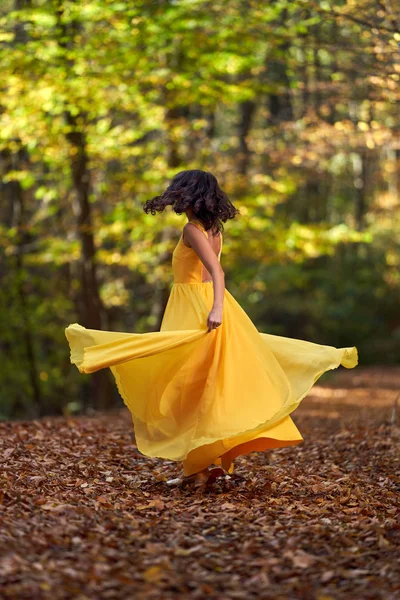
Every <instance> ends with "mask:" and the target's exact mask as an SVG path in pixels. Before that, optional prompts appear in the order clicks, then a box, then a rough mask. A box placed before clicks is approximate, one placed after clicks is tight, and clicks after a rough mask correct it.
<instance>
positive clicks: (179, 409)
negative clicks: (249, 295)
mask: <svg viewBox="0 0 400 600" xmlns="http://www.w3.org/2000/svg"><path fill="white" fill-rule="evenodd" d="M212 303H213V284H212V282H204V283H190V284H189V283H175V284H174V285H173V286H172V290H171V294H170V297H169V300H168V304H167V307H166V310H165V314H164V317H163V321H162V325H161V330H160V331H159V332H151V333H144V334H134V333H133V334H132V333H117V332H111V331H97V330H90V329H85V328H84V327H81V326H80V325H78V324H77V323H74V324H72V325H70V326H69V327H67V329H66V336H67V339H68V341H69V344H70V349H71V362H72V363H74V364H75V365H76V366H77V367H78V369H79V370H80V371H81V372H82V373H93V372H95V371H98V370H99V369H103V368H107V367H109V368H110V369H111V371H112V373H113V375H114V377H115V380H116V383H117V386H118V390H119V392H120V394H121V396H122V398H123V400H124V402H125V404H126V406H127V407H128V408H129V410H130V412H131V414H132V418H133V423H134V429H135V436H136V443H137V446H138V449H139V450H140V452H142V453H143V454H145V455H147V456H151V457H161V458H166V459H170V460H174V461H183V466H184V472H185V474H186V475H190V474H192V473H195V472H197V471H199V470H201V469H203V468H205V467H207V466H208V465H211V464H222V466H223V467H224V468H225V469H228V470H229V469H231V465H232V462H233V460H234V458H236V457H237V456H239V455H243V454H248V453H249V452H252V451H254V450H258V451H263V450H267V449H272V448H279V447H283V446H290V445H294V444H298V443H299V442H301V441H302V439H303V438H302V436H301V434H300V432H299V431H298V429H297V427H296V426H295V424H294V423H293V421H292V419H291V417H290V416H289V415H290V413H292V412H293V411H294V410H295V409H296V408H297V406H298V405H299V403H300V402H301V400H302V399H303V398H304V397H305V396H306V394H307V393H308V392H309V390H310V388H311V387H312V385H313V384H314V383H315V382H316V381H317V379H318V378H319V377H320V376H321V375H322V374H323V373H325V372H326V371H328V370H330V369H335V368H336V367H338V366H339V365H343V366H344V367H347V368H352V367H355V366H356V365H357V361H358V357H357V349H356V348H355V347H350V348H334V347H332V346H324V345H320V344H314V343H312V342H307V341H303V340H297V339H291V338H286V337H281V336H276V335H269V334H266V333H260V332H259V331H258V330H257V329H256V327H255V326H254V324H253V323H252V321H251V319H250V318H249V317H248V316H247V314H246V313H245V311H244V310H243V309H242V308H241V306H240V305H239V304H238V302H236V300H235V299H234V297H233V296H232V295H231V294H230V292H229V291H228V290H225V298H224V308H223V323H222V325H221V326H220V327H218V328H217V329H215V330H212V331H211V332H208V331H207V326H206V322H207V316H208V313H209V311H210V308H211V306H212Z"/></svg>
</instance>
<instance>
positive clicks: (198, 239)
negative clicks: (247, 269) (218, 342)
mask: <svg viewBox="0 0 400 600" xmlns="http://www.w3.org/2000/svg"><path fill="white" fill-rule="evenodd" d="M183 233H184V237H185V242H186V243H187V245H189V246H190V247H191V248H193V250H194V251H195V252H196V254H197V256H198V257H199V258H200V260H201V262H202V263H203V265H204V266H205V268H206V269H207V271H208V272H209V273H210V275H211V277H212V280H213V287H214V302H213V305H212V308H211V311H210V313H209V315H208V319H207V326H208V331H211V330H212V329H216V328H217V327H219V326H220V325H221V323H222V308H223V303H224V291H225V274H224V271H223V270H222V267H221V263H220V262H219V260H218V257H217V255H216V254H215V252H214V250H213V249H212V248H211V246H210V244H209V243H208V241H207V240H206V238H205V236H204V233H203V232H202V231H200V230H199V228H198V227H196V225H193V224H192V223H186V225H185V226H184V228H183Z"/></svg>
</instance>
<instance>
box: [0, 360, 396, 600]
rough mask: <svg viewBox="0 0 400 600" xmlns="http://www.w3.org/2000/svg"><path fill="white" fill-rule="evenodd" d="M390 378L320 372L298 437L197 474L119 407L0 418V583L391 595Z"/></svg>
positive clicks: (47, 595)
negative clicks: (223, 475) (157, 448)
mask: <svg viewBox="0 0 400 600" xmlns="http://www.w3.org/2000/svg"><path fill="white" fill-rule="evenodd" d="M399 392H400V369H399V368H370V369H366V368H361V367H358V368H357V369H356V370H354V371H353V370H352V371H346V370H344V369H343V370H340V371H337V372H335V373H332V374H331V373H330V374H329V376H328V377H326V376H325V378H324V379H323V383H321V385H318V386H315V387H314V389H313V391H312V394H310V395H309V396H308V398H306V399H305V400H304V401H303V403H302V405H301V406H300V408H299V409H298V410H297V411H296V412H295V413H294V415H293V418H294V420H295V422H296V424H297V425H298V427H299V428H300V430H301V432H302V433H303V435H304V438H305V441H304V442H303V443H302V444H301V445H299V446H296V447H292V448H285V449H281V450H277V451H274V452H272V453H254V454H252V455H250V456H248V457H241V458H239V459H237V461H236V465H237V466H236V469H235V472H234V474H233V475H232V477H231V478H230V479H227V480H223V481H221V482H220V483H216V484H214V485H213V486H211V487H209V488H206V489H199V490H192V489H189V488H187V487H186V488H183V489H179V488H170V487H168V486H167V485H166V480H167V479H169V478H171V477H174V476H176V475H177V474H178V472H179V471H178V467H177V466H176V465H175V464H174V463H172V462H166V461H161V460H155V459H154V460H153V459H148V458H145V457H143V456H141V455H140V453H139V452H138V451H137V449H136V447H135V446H134V444H133V437H132V426H131V420H130V416H129V414H128V413H127V411H126V410H125V409H122V410H120V411H118V412H116V413H112V414H108V415H104V414H99V415H94V416H92V417H77V418H69V419H63V418H45V419H41V420H37V421H30V422H12V423H11V422H10V423H2V424H0V435H1V439H0V456H1V457H2V463H3V465H2V468H1V470H0V476H1V487H0V523H1V525H0V597H1V598H2V599H7V600H8V599H12V600H16V599H18V600H21V599H25V598H26V599H28V598H29V599H30V600H31V599H32V600H36V599H42V598H43V599H49V600H50V599H51V600H58V599H68V598H76V599H79V600H85V599H90V600H92V599H93V600H102V599H110V600H114V599H115V600H119V599H124V600H130V599H131V598H132V599H133V598H134V599H135V600H141V599H146V600H147V599H153V598H156V599H163V600H164V599H169V598H190V599H195V598H199V599H200V598H201V599H202V598H210V599H212V598H218V600H220V599H230V598H232V599H235V598H238V599H245V600H249V599H252V598H264V599H267V600H269V599H271V600H292V599H297V598H300V599H303V600H336V599H338V600H339V599H340V600H367V599H373V600H375V599H382V600H383V599H385V600H395V599H399V598H400V561H399V553H400V520H399V508H400V501H399V498H400V486H399V483H400V453H399V446H400V429H399V426H398V425H399V422H398V420H397V426H396V424H394V423H393V406H394V403H395V400H396V398H397V396H398V394H399ZM397 419H399V417H397Z"/></svg>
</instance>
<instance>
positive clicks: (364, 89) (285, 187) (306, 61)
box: [0, 0, 400, 417]
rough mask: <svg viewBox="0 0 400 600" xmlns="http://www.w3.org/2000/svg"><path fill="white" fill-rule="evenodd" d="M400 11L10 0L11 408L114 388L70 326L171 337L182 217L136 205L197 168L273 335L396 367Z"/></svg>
mask: <svg viewBox="0 0 400 600" xmlns="http://www.w3.org/2000/svg"><path fill="white" fill-rule="evenodd" d="M397 18H398V15H397V14H396V12H395V10H394V6H393V3H392V2H391V1H390V0H383V2H380V3H379V5H377V4H376V3H374V2H372V1H369V0H362V1H361V2H358V3H355V2H350V1H348V2H344V1H342V2H336V3H332V2H330V1H328V0H320V1H316V2H308V1H307V2H306V1H303V0H297V1H295V2H287V1H284V0H277V1H274V2H264V1H259V0H257V1H256V0H229V2H220V3H216V2H209V1H205V0H197V1H196V2H192V1H189V0H176V1H174V0H165V1H163V2H159V3H154V2H150V1H149V0H139V1H138V2H135V3H129V2H124V1H117V0H115V1H112V0H93V1H89V0H81V1H80V2H78V1H71V0H70V1H67V0H51V1H47V2H45V1H44V0H4V2H3V3H2V5H1V8H0V20H1V28H0V43H1V46H0V64H1V69H2V78H1V82H0V85H1V92H2V94H1V98H0V171H1V177H2V181H1V186H0V196H1V203H0V256H1V262H0V280H1V292H0V307H1V311H0V348H1V350H2V365H1V370H0V383H1V387H0V415H2V416H3V417H4V416H7V415H13V416H21V415H30V416H34V415H37V414H43V413H46V412H57V411H59V410H61V409H62V410H69V411H74V410H80V409H87V408H90V407H91V406H93V407H108V406H110V405H111V404H112V403H113V402H114V401H118V400H117V398H116V393H115V391H111V390H110V387H109V379H108V378H107V374H106V373H104V374H103V373H102V374H100V375H99V377H98V378H96V377H93V376H92V377H91V378H84V377H82V376H81V375H80V374H79V373H78V372H77V371H76V369H73V368H72V367H71V366H70V364H69V356H68V347H67V343H66V340H65V337H64V328H65V326H66V325H68V324H69V323H71V322H74V321H79V322H80V323H81V324H82V325H85V326H87V327H94V328H105V329H107V328H110V329H117V330H118V329H120V330H124V331H137V332H142V331H147V330H149V329H157V328H158V326H159V322H160V319H161V316H162V312H163V308H164V305H165V301H166V298H167V295H168V290H169V286H170V282H171V267H170V253H171V251H172V249H173V247H174V245H175V243H176V241H177V238H178V235H179V231H180V229H181V227H182V225H183V223H184V219H185V218H184V217H179V216H176V215H174V214H170V213H168V214H164V215H160V216H159V217H158V218H157V217H152V216H149V215H145V214H144V213H143V211H142V203H143V202H144V201H145V200H146V199H148V198H150V197H152V196H153V195H156V194H158V193H160V192H161V191H162V190H163V189H164V187H165V186H166V185H167V183H168V180H169V179H170V178H171V177H172V176H173V175H174V174H175V173H176V172H177V171H179V170H182V169H187V168H203V169H206V170H210V171H212V172H214V173H215V174H216V176H217V177H218V179H219V181H220V183H221V185H222V186H223V187H224V189H225V190H226V191H227V193H228V194H229V195H230V197H231V199H232V200H233V201H234V202H235V204H236V205H237V206H238V208H239V209H240V210H241V217H240V218H239V219H237V220H236V221H234V222H230V223H228V224H227V226H226V236H225V246H224V253H223V265H224V268H225V271H226V273H227V285H228V288H229V289H230V291H231V292H232V293H233V294H234V295H235V296H236V298H237V299H238V301H239V302H240V303H241V304H242V305H243V307H244V308H245V310H247V311H248V313H249V314H250V316H251V317H252V318H253V320H254V321H255V323H256V324H257V326H258V327H259V329H260V330H264V331H269V332H271V333H277V334H280V335H289V336H296V337H300V338H301V337H302V338H307V339H311V340H314V341H316V342H321V343H326V344H332V345H337V346H340V345H353V344H357V345H358V346H359V349H360V359H361V361H362V362H376V361H378V362H394V361H397V360H398V359H399V357H400V347H399V337H400V319H399V317H398V309H397V306H398V293H399V285H400V282H399V270H398V266H399V261H400V248H399V246H400V234H399V221H400V212H399V204H398V202H399V177H398V167H399V159H400V142H399V119H398V102H399V78H400V53H399V52H398V51H397V43H398V42H399V41H400V35H399V33H398V23H397V21H396V19H397ZM112 390H114V387H113V388H112Z"/></svg>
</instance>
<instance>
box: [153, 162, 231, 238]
mask: <svg viewBox="0 0 400 600" xmlns="http://www.w3.org/2000/svg"><path fill="white" fill-rule="evenodd" d="M166 206H172V209H173V210H174V211H175V212H176V213H177V214H178V215H181V214H182V213H184V212H186V211H187V210H188V209H189V208H191V209H192V210H193V215H194V217H195V218H196V219H198V220H199V221H200V222H201V223H202V224H203V225H204V228H205V229H206V230H208V229H212V230H213V231H214V232H215V233H216V232H217V231H223V229H224V226H223V224H222V223H225V221H227V220H228V219H233V218H234V217H235V215H237V214H239V210H238V209H237V208H235V207H234V206H233V204H232V202H231V201H230V200H229V198H228V196H227V195H226V194H225V192H223V191H222V190H221V188H220V187H219V185H218V181H217V179H216V177H214V175H212V174H211V173H209V172H208V171H201V170H200V169H193V170H189V171H180V172H179V173H177V174H176V175H175V177H174V178H173V179H172V181H171V183H170V184H169V186H168V187H167V189H166V190H165V192H164V193H163V194H161V196H155V197H154V198H152V199H151V200H147V202H146V203H145V204H144V206H143V210H144V212H146V213H151V214H152V215H155V214H156V212H163V210H164V209H165V207H166Z"/></svg>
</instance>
